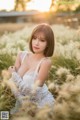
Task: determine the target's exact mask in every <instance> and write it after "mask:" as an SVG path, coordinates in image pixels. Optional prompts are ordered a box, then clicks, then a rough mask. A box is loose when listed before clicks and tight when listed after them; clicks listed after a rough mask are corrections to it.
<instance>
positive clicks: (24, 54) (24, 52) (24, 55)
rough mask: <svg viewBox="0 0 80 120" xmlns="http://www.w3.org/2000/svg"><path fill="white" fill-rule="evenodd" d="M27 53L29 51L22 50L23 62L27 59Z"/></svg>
mask: <svg viewBox="0 0 80 120" xmlns="http://www.w3.org/2000/svg"><path fill="white" fill-rule="evenodd" d="M27 54H28V52H27V51H23V52H22V55H21V63H23V61H24V59H25V57H26V55H27Z"/></svg>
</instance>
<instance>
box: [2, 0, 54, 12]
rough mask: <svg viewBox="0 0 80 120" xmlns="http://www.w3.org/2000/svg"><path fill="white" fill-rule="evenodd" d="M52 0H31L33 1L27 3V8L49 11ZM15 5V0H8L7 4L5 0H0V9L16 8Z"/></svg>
mask: <svg viewBox="0 0 80 120" xmlns="http://www.w3.org/2000/svg"><path fill="white" fill-rule="evenodd" d="M51 1H52V0H31V2H29V3H28V4H27V7H26V10H38V11H41V12H45V11H49V8H50V5H51ZM14 5H15V2H14V0H7V4H6V2H5V0H0V10H7V11H10V10H12V9H14Z"/></svg>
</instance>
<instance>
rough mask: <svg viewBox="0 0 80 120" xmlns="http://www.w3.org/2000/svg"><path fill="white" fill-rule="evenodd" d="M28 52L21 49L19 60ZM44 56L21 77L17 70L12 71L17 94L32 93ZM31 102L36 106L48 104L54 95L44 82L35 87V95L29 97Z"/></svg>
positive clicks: (51, 101)
mask: <svg viewBox="0 0 80 120" xmlns="http://www.w3.org/2000/svg"><path fill="white" fill-rule="evenodd" d="M27 54H28V52H27V51H23V52H22V55H21V61H22V62H23V60H24V58H25V56H26V55H27ZM44 59H45V58H42V59H41V60H40V62H39V63H38V65H37V67H36V69H35V70H33V71H32V70H29V71H27V72H26V73H25V74H24V76H23V78H21V77H20V76H19V75H18V74H17V72H13V73H12V78H13V81H14V82H15V84H16V86H17V87H18V89H19V93H18V95H16V96H17V97H18V96H29V95H32V94H31V91H32V89H33V85H34V82H35V80H36V78H37V76H38V70H39V67H40V65H41V63H42V62H43V60H44ZM30 100H31V102H35V103H36V104H37V106H38V107H39V108H41V107H43V106H44V105H46V104H48V105H51V106H52V105H53V103H54V97H53V95H52V94H51V93H50V92H49V91H48V87H47V86H46V84H45V83H44V85H43V86H42V87H39V86H38V87H37V89H36V95H35V97H32V99H30Z"/></svg>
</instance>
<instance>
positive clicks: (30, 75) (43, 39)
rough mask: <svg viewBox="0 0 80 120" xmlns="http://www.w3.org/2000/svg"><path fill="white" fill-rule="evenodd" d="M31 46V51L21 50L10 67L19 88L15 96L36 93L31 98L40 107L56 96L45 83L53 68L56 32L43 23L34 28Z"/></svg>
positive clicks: (51, 102) (50, 101)
mask: <svg viewBox="0 0 80 120" xmlns="http://www.w3.org/2000/svg"><path fill="white" fill-rule="evenodd" d="M29 47H30V50H31V52H28V51H21V52H20V53H19V54H18V55H17V58H16V61H15V64H14V66H10V67H9V72H10V73H11V74H12V79H13V81H14V83H15V84H16V86H17V88H18V91H16V92H15V96H17V97H21V96H27V95H28V96H29V95H32V93H35V97H34V98H32V99H30V100H31V102H35V103H36V104H37V106H38V107H39V108H41V107H43V106H44V105H46V104H48V105H52V104H53V103H54V97H53V95H52V94H51V93H50V92H49V91H48V87H47V86H46V84H45V81H46V79H47V77H48V73H49V70H50V68H51V59H50V57H51V56H52V55H53V52H54V34H53V31H52V29H51V27H50V26H49V25H48V24H45V23H42V24H39V25H38V26H36V27H35V28H34V30H33V32H32V35H31V38H30V42H29ZM13 91H14V90H13ZM33 91H35V92H33ZM22 101H23V99H22Z"/></svg>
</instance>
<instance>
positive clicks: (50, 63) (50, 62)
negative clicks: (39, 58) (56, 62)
mask: <svg viewBox="0 0 80 120" xmlns="http://www.w3.org/2000/svg"><path fill="white" fill-rule="evenodd" d="M51 65H52V61H51V59H50V58H46V59H45V60H44V61H43V63H42V66H43V67H45V68H46V67H51Z"/></svg>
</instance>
